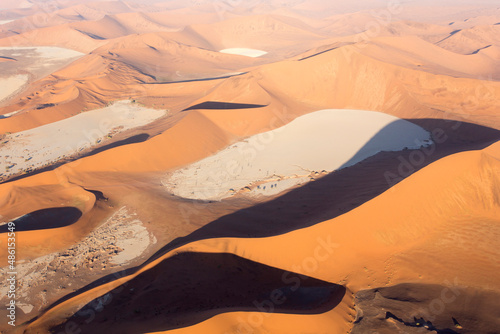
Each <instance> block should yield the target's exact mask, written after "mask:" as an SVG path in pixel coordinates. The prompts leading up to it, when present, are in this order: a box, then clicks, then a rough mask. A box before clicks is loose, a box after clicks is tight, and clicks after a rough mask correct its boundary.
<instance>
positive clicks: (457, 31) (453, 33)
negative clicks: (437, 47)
mask: <svg viewBox="0 0 500 334" xmlns="http://www.w3.org/2000/svg"><path fill="white" fill-rule="evenodd" d="M460 31H462V29H457V30H454V31H452V32H450V34H449V35H448V36H446V37H445V38H443V39H442V40H440V41H438V42H436V43H434V44H439V43H441V42H444V41H446V40H447V39H448V38H450V37H452V36H453V35H455V34H457V33H459V32H460Z"/></svg>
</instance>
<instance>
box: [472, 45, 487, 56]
mask: <svg viewBox="0 0 500 334" xmlns="http://www.w3.org/2000/svg"><path fill="white" fill-rule="evenodd" d="M491 46H492V45H491V44H490V45H486V46H484V47H482V48H479V49H477V50H476V51H474V52H472V53H471V55H475V54H478V53H479V52H481V51H482V50H486V49H487V48H489V47H491Z"/></svg>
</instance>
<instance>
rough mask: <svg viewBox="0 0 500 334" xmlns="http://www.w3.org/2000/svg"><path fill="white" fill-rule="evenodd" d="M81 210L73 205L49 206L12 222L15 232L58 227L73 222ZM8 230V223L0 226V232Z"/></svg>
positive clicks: (76, 219) (78, 217) (80, 214)
mask: <svg viewBox="0 0 500 334" xmlns="http://www.w3.org/2000/svg"><path fill="white" fill-rule="evenodd" d="M81 216H82V212H81V211H80V210H78V209H77V208H74V207H62V208H50V209H43V210H38V211H33V212H31V213H28V214H26V215H24V216H22V217H20V218H18V219H16V220H14V221H13V222H14V223H15V232H21V231H37V230H46V229H51V228H58V227H64V226H69V225H71V224H74V223H76V222H77V221H78V219H80V217H81ZM6 232H9V229H8V225H2V226H0V233H6Z"/></svg>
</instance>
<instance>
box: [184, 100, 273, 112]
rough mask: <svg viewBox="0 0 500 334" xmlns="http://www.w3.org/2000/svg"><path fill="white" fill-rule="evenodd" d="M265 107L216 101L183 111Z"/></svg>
mask: <svg viewBox="0 0 500 334" xmlns="http://www.w3.org/2000/svg"><path fill="white" fill-rule="evenodd" d="M262 107H265V105H263V104H246V103H231V102H217V101H207V102H203V103H200V104H197V105H194V106H191V107H189V108H187V109H184V110H183V111H188V110H195V109H207V110H212V109H213V110H220V109H253V108H262Z"/></svg>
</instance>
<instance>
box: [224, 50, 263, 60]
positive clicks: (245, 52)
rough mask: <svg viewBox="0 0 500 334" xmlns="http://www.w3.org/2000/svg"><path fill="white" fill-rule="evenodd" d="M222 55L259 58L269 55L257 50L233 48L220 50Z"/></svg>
mask: <svg viewBox="0 0 500 334" xmlns="http://www.w3.org/2000/svg"><path fill="white" fill-rule="evenodd" d="M219 52H220V53H227V54H231V55H239V56H245V57H252V58H258V57H262V56H264V55H266V54H267V52H266V51H261V50H256V49H246V48H231V49H224V50H220V51H219Z"/></svg>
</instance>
